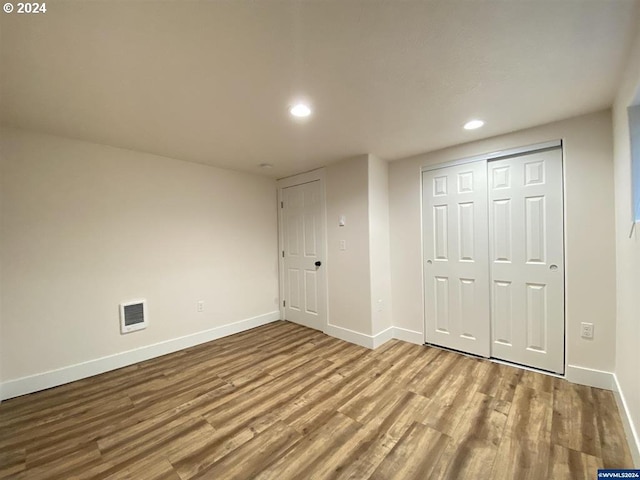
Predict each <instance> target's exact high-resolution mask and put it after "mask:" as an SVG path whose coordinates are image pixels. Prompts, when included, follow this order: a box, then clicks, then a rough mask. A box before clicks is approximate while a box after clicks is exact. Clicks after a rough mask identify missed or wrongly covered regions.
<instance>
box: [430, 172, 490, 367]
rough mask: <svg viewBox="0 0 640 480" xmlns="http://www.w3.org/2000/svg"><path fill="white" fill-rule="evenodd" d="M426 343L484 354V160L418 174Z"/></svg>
mask: <svg viewBox="0 0 640 480" xmlns="http://www.w3.org/2000/svg"><path fill="white" fill-rule="evenodd" d="M422 185H423V187H422V188H423V195H422V198H423V230H424V231H423V238H424V246H423V247H424V250H423V251H424V262H425V263H424V275H425V323H426V329H425V331H426V341H427V342H428V343H432V344H435V345H441V346H443V347H447V348H452V349H455V350H460V351H464V352H469V353H474V354H476V355H481V356H483V357H488V356H489V353H490V312H489V281H488V280H489V276H488V268H489V266H488V248H489V247H488V241H487V236H488V234H487V228H488V219H487V164H486V162H475V163H469V164H465V165H458V166H452V167H446V168H440V169H437V170H431V171H426V172H424V173H423V175H422Z"/></svg>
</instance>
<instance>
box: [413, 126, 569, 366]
mask: <svg viewBox="0 0 640 480" xmlns="http://www.w3.org/2000/svg"><path fill="white" fill-rule="evenodd" d="M552 148H560V150H561V151H562V228H563V232H562V241H563V243H562V249H563V251H564V256H563V262H564V278H563V283H564V309H563V310H564V342H563V343H564V374H563V375H558V374H555V373H550V372H547V371H545V370H538V369H536V368H533V367H528V366H526V365H518V364H511V363H509V362H504V361H502V360H497V359H495V358H493V357H489V360H491V361H495V362H498V363H508V364H509V365H515V366H517V367H519V368H524V369H528V370H534V371H537V372H538V371H539V372H543V373H547V374H549V375H553V376H560V377H563V378H564V377H565V376H566V374H567V364H568V362H567V353H568V348H569V342H568V335H567V277H568V269H567V210H566V205H567V199H566V179H567V175H566V170H565V168H566V162H565V156H566V152H565V148H564V143H563V141H562V140H561V139H559V140H550V141H548V142H541V143H534V144H531V145H526V146H522V147H515V148H508V149H504V150H497V151H494V152H489V153H486V154H481V155H473V156H470V157H463V158H458V159H455V160H450V161H447V162H440V163H434V164H429V165H423V166H422V167H420V236H421V242H420V243H421V246H420V262H421V263H420V268H421V270H422V278H421V280H422V328H423V335H422V338H423V340H424V343H425V344H427V304H426V302H427V297H426V295H425V285H426V283H425V275H426V271H425V268H424V259H425V258H426V257H425V251H424V243H425V242H424V227H425V225H424V212H423V209H422V206H423V202H424V198H423V197H424V184H423V181H422V173H423V172H428V171H431V170H438V169H440V168H446V167H452V166H456V165H464V164H466V163H474V162H480V161H487V162H489V161H491V160H498V159H503V158H507V157H515V156H519V155H522V154H527V153H533V152H537V151H539V150H547V149H552ZM488 254H489V253H488V252H487V255H488Z"/></svg>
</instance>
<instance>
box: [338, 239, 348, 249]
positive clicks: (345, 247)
mask: <svg viewBox="0 0 640 480" xmlns="http://www.w3.org/2000/svg"><path fill="white" fill-rule="evenodd" d="M346 249H347V241H346V240H340V250H346Z"/></svg>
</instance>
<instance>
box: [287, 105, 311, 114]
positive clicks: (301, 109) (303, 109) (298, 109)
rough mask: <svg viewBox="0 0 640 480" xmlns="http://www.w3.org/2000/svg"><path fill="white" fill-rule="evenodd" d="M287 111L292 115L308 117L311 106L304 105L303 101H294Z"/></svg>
mask: <svg viewBox="0 0 640 480" xmlns="http://www.w3.org/2000/svg"><path fill="white" fill-rule="evenodd" d="M289 113H290V114H291V115H293V116H294V117H308V116H309V115H311V108H309V105H305V104H304V103H296V104H295V105H294V106H293V107H291V108H290V109H289Z"/></svg>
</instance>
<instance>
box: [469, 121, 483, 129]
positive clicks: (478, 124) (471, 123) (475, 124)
mask: <svg viewBox="0 0 640 480" xmlns="http://www.w3.org/2000/svg"><path fill="white" fill-rule="evenodd" d="M483 125H484V122H483V121H482V120H471V121H469V122H467V123H465V124H464V129H465V130H475V129H476V128H480V127H481V126H483Z"/></svg>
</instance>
